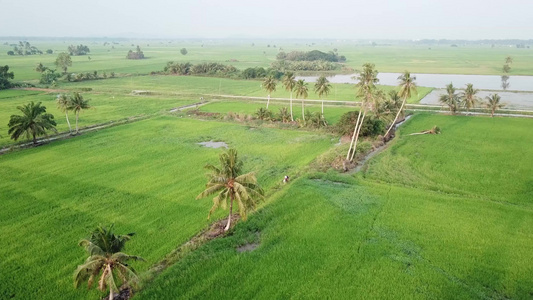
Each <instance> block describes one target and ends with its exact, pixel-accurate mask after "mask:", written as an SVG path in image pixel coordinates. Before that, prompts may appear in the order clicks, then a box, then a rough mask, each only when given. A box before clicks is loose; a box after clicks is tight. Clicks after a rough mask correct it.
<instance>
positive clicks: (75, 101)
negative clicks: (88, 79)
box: [69, 92, 91, 134]
mask: <svg viewBox="0 0 533 300" xmlns="http://www.w3.org/2000/svg"><path fill="white" fill-rule="evenodd" d="M88 108H91V106H90V105H89V100H88V99H87V100H85V99H83V96H82V95H81V94H80V93H77V92H76V93H74V96H73V97H70V105H69V109H70V110H73V111H74V112H75V113H76V134H78V133H79V129H78V119H79V116H80V111H82V110H84V109H88Z"/></svg>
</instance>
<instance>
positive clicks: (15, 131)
mask: <svg viewBox="0 0 533 300" xmlns="http://www.w3.org/2000/svg"><path fill="white" fill-rule="evenodd" d="M17 109H18V110H20V111H21V112H22V116H20V115H11V118H10V119H9V123H8V126H9V130H8V133H9V134H10V135H11V138H12V139H13V140H15V141H16V140H18V139H19V137H20V136H22V135H24V136H25V137H26V138H28V139H29V138H30V136H31V137H33V144H37V136H39V135H46V131H47V130H52V131H54V132H57V130H56V128H55V126H56V125H57V124H56V122H55V121H54V116H53V115H52V114H47V113H46V107H45V106H41V102H39V103H37V104H35V103H34V102H33V101H31V102H30V103H28V104H26V105H23V106H17Z"/></svg>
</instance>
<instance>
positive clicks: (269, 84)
mask: <svg viewBox="0 0 533 300" xmlns="http://www.w3.org/2000/svg"><path fill="white" fill-rule="evenodd" d="M261 86H262V87H263V89H265V90H266V91H267V92H268V100H267V106H266V108H267V109H268V105H269V104H270V94H272V92H275V91H276V79H274V77H272V76H268V77H267V78H265V80H264V81H263V84H262V85H261Z"/></svg>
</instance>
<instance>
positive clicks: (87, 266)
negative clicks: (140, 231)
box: [74, 225, 144, 299]
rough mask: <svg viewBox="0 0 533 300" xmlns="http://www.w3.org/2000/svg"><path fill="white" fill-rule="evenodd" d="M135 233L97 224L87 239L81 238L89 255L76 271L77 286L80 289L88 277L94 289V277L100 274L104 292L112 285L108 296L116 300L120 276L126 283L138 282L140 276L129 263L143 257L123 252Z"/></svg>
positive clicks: (100, 282)
mask: <svg viewBox="0 0 533 300" xmlns="http://www.w3.org/2000/svg"><path fill="white" fill-rule="evenodd" d="M133 235H134V233H128V234H126V235H115V233H114V232H113V225H111V226H110V227H109V229H107V228H105V227H102V226H98V228H96V229H95V230H94V231H93V232H91V236H90V237H89V238H88V239H83V240H81V241H80V243H79V245H80V246H82V247H84V248H85V250H86V251H87V252H88V254H89V257H88V258H87V259H86V260H85V263H83V264H82V265H79V266H78V268H77V269H76V271H75V272H74V286H75V287H76V288H77V287H79V285H80V284H81V282H82V281H85V280H88V288H91V287H92V284H93V282H94V279H95V278H97V277H99V278H100V279H99V280H98V289H99V290H100V291H105V290H106V289H107V288H108V287H109V298H108V299H113V295H114V294H115V293H118V292H119V288H118V286H117V278H119V279H120V281H121V283H122V285H123V286H130V285H133V286H135V285H137V284H138V281H139V279H138V277H137V275H136V274H135V270H134V269H133V268H132V267H131V266H130V265H128V264H127V263H126V262H127V261H129V260H144V259H143V258H142V257H139V256H134V255H128V254H126V253H123V252H121V251H122V249H123V248H124V245H125V244H126V242H127V241H129V240H130V238H131V237H132V236H133Z"/></svg>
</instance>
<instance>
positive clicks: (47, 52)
mask: <svg viewBox="0 0 533 300" xmlns="http://www.w3.org/2000/svg"><path fill="white" fill-rule="evenodd" d="M52 53H54V50H52V49H48V50H46V54H52Z"/></svg>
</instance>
